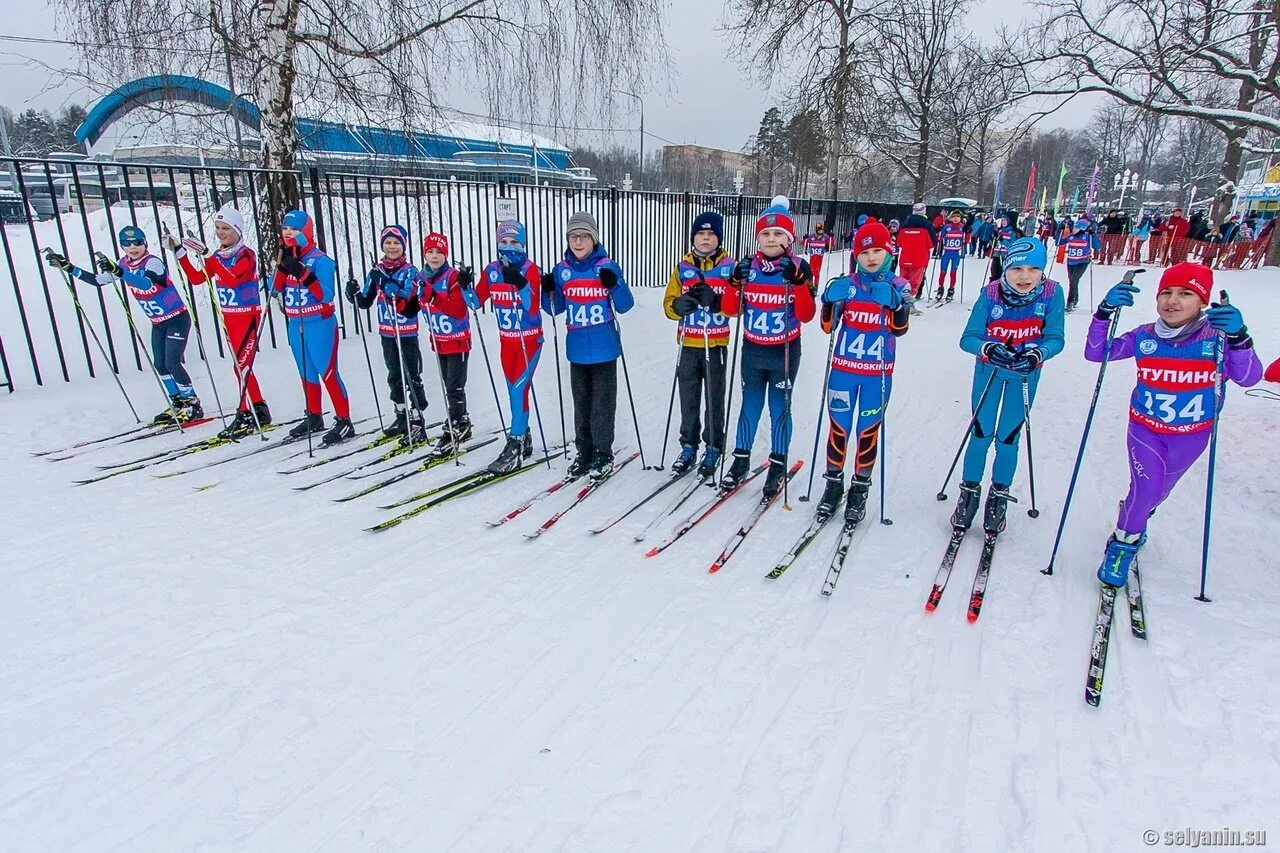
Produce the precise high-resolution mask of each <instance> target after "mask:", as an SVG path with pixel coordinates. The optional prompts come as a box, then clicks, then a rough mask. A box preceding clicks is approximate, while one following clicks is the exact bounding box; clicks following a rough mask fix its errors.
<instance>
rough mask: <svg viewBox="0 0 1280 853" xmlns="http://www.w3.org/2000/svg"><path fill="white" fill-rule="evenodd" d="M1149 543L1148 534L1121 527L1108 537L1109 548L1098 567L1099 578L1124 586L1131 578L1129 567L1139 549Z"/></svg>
mask: <svg viewBox="0 0 1280 853" xmlns="http://www.w3.org/2000/svg"><path fill="white" fill-rule="evenodd" d="M1146 543H1147V534H1146V533H1145V532H1144V533H1125V532H1124V531H1122V530H1120V529H1119V528H1117V529H1116V532H1115V533H1112V534H1111V537H1110V538H1109V539H1107V550H1106V553H1105V554H1103V556H1102V565H1101V566H1099V567H1098V580H1100V581H1102V582H1103V583H1104V584H1106V585H1107V586H1114V587H1122V586H1124V585H1125V583H1126V582H1127V581H1128V580H1129V568H1130V567H1131V566H1132V565H1133V561H1134V560H1136V559H1137V557H1138V551H1140V550H1142V546H1143V545H1145V544H1146Z"/></svg>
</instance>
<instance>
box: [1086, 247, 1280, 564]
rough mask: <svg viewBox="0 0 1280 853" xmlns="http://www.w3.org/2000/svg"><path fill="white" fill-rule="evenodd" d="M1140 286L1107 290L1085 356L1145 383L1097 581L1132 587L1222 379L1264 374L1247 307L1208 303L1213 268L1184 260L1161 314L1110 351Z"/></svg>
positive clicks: (1133, 405) (1198, 447) (1132, 414)
mask: <svg viewBox="0 0 1280 853" xmlns="http://www.w3.org/2000/svg"><path fill="white" fill-rule="evenodd" d="M1138 292H1139V290H1138V288H1137V287H1135V286H1134V285H1132V284H1128V283H1125V282H1122V283H1120V284H1117V285H1115V286H1114V287H1112V288H1111V289H1110V290H1109V291H1107V295H1106V296H1105V297H1104V298H1103V300H1102V303H1101V304H1100V305H1098V311H1097V313H1096V314H1094V317H1093V321H1092V322H1091V323H1090V324H1089V335H1088V338H1087V339H1086V340H1085V348H1084V357H1085V358H1086V359H1087V360H1089V361H1092V362H1100V361H1102V360H1103V359H1104V358H1107V359H1108V360H1109V361H1118V360H1120V359H1124V358H1132V359H1134V360H1135V361H1136V362H1137V373H1138V381H1137V384H1136V385H1135V386H1134V389H1133V394H1132V396H1130V398H1129V431H1128V447H1129V493H1128V494H1127V495H1125V498H1124V501H1123V502H1122V503H1121V504H1120V513H1119V516H1118V517H1117V519H1116V529H1115V531H1114V532H1113V533H1112V534H1111V536H1110V538H1109V539H1108V540H1107V545H1106V550H1105V553H1104V554H1103V558H1102V565H1101V566H1099V567H1098V580H1100V581H1102V582H1103V583H1104V584H1109V585H1110V586H1115V587H1122V586H1124V585H1125V581H1126V580H1127V579H1128V577H1129V568H1130V567H1131V566H1132V565H1133V561H1134V559H1135V558H1136V557H1137V555H1138V551H1139V550H1140V549H1141V548H1142V546H1143V545H1144V544H1145V543H1146V541H1147V519H1148V518H1149V517H1150V516H1151V515H1152V514H1154V513H1155V511H1156V508H1157V507H1159V506H1160V504H1162V503H1163V502H1164V500H1165V498H1167V497H1168V496H1169V493H1170V492H1172V491H1173V487H1174V486H1176V485H1177V484H1178V481H1179V480H1180V479H1182V475H1183V474H1185V473H1186V472H1187V469H1189V468H1190V467H1191V466H1192V465H1193V464H1195V461H1196V460H1197V459H1199V458H1200V454H1201V453H1203V452H1204V449H1205V448H1206V447H1207V446H1208V444H1209V438H1210V436H1211V435H1212V434H1213V422H1214V418H1216V417H1217V416H1218V412H1219V411H1220V410H1221V408H1222V404H1223V400H1222V398H1221V397H1219V396H1218V394H1217V382H1218V380H1219V379H1220V378H1221V379H1222V380H1223V382H1224V384H1223V393H1224V394H1225V392H1226V386H1225V380H1227V379H1230V380H1231V381H1232V382H1234V383H1236V384H1237V385H1239V386H1241V387H1244V388H1248V387H1249V386H1251V385H1256V384H1257V383H1258V380H1259V379H1261V378H1262V362H1261V361H1259V359H1258V355H1257V353H1256V352H1254V349H1253V339H1252V338H1251V337H1249V330H1248V329H1247V328H1246V327H1245V325H1244V317H1243V316H1242V315H1241V313H1240V309H1239V308H1237V307H1235V306H1234V305H1217V304H1214V305H1213V306H1212V307H1210V300H1211V299H1212V296H1213V270H1211V269H1209V268H1208V267H1206V266H1204V265H1203V264H1196V263H1189V262H1183V263H1179V264H1175V265H1173V266H1171V267H1169V268H1168V269H1166V270H1165V271H1164V274H1163V275H1161V276H1160V285H1159V287H1158V288H1157V290H1156V310H1157V312H1158V313H1159V319H1157V320H1156V321H1155V322H1154V323H1144V324H1143V325H1141V326H1138V327H1137V328H1136V329H1131V330H1130V331H1128V332H1125V333H1124V334H1123V335H1120V336H1118V337H1116V338H1115V340H1113V341H1112V342H1111V350H1110V355H1109V356H1108V355H1107V332H1108V328H1109V326H1110V323H1111V315H1112V314H1113V313H1114V312H1115V311H1116V309H1118V308H1119V307H1121V306H1128V305H1132V304H1133V296H1134V294H1135V293H1138ZM1219 357H1221V361H1222V370H1223V376H1222V377H1219V376H1218V369H1217V368H1218V359H1219Z"/></svg>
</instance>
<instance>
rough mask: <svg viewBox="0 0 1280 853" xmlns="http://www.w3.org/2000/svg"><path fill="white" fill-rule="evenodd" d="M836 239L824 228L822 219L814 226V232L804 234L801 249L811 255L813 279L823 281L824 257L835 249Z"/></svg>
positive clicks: (810, 262) (810, 264) (810, 266)
mask: <svg viewBox="0 0 1280 853" xmlns="http://www.w3.org/2000/svg"><path fill="white" fill-rule="evenodd" d="M835 247H836V245H835V241H834V240H832V239H831V235H830V234H828V233H826V231H825V230H824V229H823V225H822V222H821V220H819V221H818V223H817V224H815V225H814V226H813V233H812V234H806V235H804V239H803V240H801V241H800V248H801V250H802V251H803V252H804V253H805V254H806V255H808V256H809V269H811V270H813V280H814V281H815V282H821V281H822V259H823V257H824V256H825V255H826V254H827V252H830V251H834V250H835Z"/></svg>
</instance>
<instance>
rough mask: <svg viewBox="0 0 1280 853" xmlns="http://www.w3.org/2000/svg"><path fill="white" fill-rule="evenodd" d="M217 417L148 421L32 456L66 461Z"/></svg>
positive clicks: (34, 453)
mask: <svg viewBox="0 0 1280 853" xmlns="http://www.w3.org/2000/svg"><path fill="white" fill-rule="evenodd" d="M215 420H217V418H213V417H209V418H196V419H194V420H190V421H186V422H185V423H181V424H174V423H156V422H155V421H148V422H147V423H144V424H138V425H136V426H133V427H130V428H129V429H126V430H123V431H122V432H117V433H113V434H112V435H104V436H102V437H101V438H90V439H85V440H83V441H77V442H75V443H74V444H69V445H67V446H66V447H60V448H58V449H57V450H36V451H33V452H32V453H31V455H32V456H37V457H41V458H44V459H48V460H49V461H50V462H65V461H66V460H68V459H74V458H75V457H76V456H79V455H80V454H82V453H89V452H91V451H94V450H101V449H103V448H104V447H119V446H121V445H123V444H128V443H129V442H131V441H143V440H145V439H148V438H156V437H157V436H161V435H168V434H169V433H172V432H186V431H187V430H189V429H193V428H195V427H198V426H201V425H202V424H207V423H209V422H210V421H215ZM116 439H124V441H118V442H116V443H115V444H111V442H113V441H116Z"/></svg>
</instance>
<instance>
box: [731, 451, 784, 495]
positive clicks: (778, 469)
mask: <svg viewBox="0 0 1280 853" xmlns="http://www.w3.org/2000/svg"><path fill="white" fill-rule="evenodd" d="M734 461H735V462H736V461H737V460H734ZM786 479H787V460H786V458H785V457H783V456H777V455H775V454H773V453H770V454H769V473H768V474H766V475H765V478H764V496H765V499H766V500H767V499H769V498H772V497H773V496H774V495H776V494H778V492H780V491H782V484H783V482H784V481H785V480H786Z"/></svg>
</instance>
